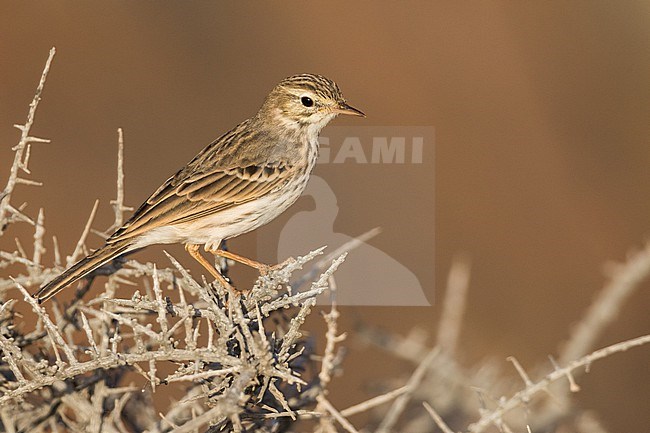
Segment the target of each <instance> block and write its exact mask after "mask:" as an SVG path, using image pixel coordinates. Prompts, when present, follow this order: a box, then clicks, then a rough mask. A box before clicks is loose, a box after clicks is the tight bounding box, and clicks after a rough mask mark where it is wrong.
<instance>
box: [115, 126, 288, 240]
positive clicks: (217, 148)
mask: <svg viewBox="0 0 650 433" xmlns="http://www.w3.org/2000/svg"><path fill="white" fill-rule="evenodd" d="M241 126H242V125H240V126H239V127H238V128H240V127H241ZM246 138H248V139H249V140H250V139H254V138H253V137H246ZM243 141H245V140H243V139H242V133H237V130H236V129H235V130H233V131H231V132H229V133H227V134H225V135H224V136H223V137H221V138H219V139H217V140H216V141H215V142H214V143H212V144H210V145H209V146H207V147H206V148H205V149H204V150H203V151H202V152H201V153H199V154H198V155H197V156H196V157H195V158H194V159H193V160H192V161H190V162H189V163H188V164H187V165H186V166H185V167H183V168H182V169H181V170H180V171H178V172H177V173H176V174H175V175H174V176H172V177H170V178H169V179H167V180H166V181H165V182H164V183H163V184H162V185H161V186H160V188H158V190H156V192H154V193H153V194H152V195H151V196H150V197H149V198H148V199H147V201H145V202H144V203H143V204H142V205H141V206H140V207H139V208H138V209H137V210H136V211H135V213H134V214H133V216H132V217H131V218H130V219H129V220H128V221H127V222H126V223H125V224H124V225H123V226H122V227H121V228H120V229H118V230H117V231H116V232H115V233H114V234H113V235H112V236H111V237H110V238H109V239H108V240H107V243H113V242H118V241H121V240H124V239H129V238H133V237H135V236H138V235H140V234H142V233H144V232H146V231H148V230H150V229H153V228H156V227H162V226H167V225H174V224H180V223H185V222H189V221H193V220H195V219H197V218H201V217H204V216H207V215H211V214H214V213H216V212H219V211H222V210H225V209H229V208H232V207H234V206H237V205H239V204H242V203H246V202H250V201H253V200H256V199H258V198H260V197H263V196H264V195H266V194H267V193H268V192H270V191H272V190H274V189H276V188H281V187H282V186H283V185H284V184H285V182H286V181H287V180H288V179H289V177H290V176H291V175H292V173H293V170H292V169H293V165H292V164H291V163H290V162H289V161H282V160H277V159H276V160H274V161H259V159H260V158H258V157H250V156H251V155H248V156H249V157H247V158H246V157H245V158H241V155H242V152H241V150H242V149H241V147H240V146H242V145H245V144H246V143H245V142H244V143H242V142H243ZM249 144H250V143H249ZM238 147H240V148H239V150H238V149H237V148H238ZM234 155H239V156H240V157H239V158H237V157H232V156H234ZM253 156H254V155H253ZM256 160H257V161H259V162H255V161H256ZM251 161H253V162H251Z"/></svg>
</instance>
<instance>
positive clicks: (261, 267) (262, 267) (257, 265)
mask: <svg viewBox="0 0 650 433" xmlns="http://www.w3.org/2000/svg"><path fill="white" fill-rule="evenodd" d="M207 251H208V252H210V253H212V254H214V255H215V256H220V257H225V258H226V259H230V260H234V261H236V262H239V263H242V264H244V265H246V266H250V267H251V268H254V269H257V270H258V271H259V272H260V274H261V275H266V274H268V273H269V272H270V271H274V270H276V269H280V268H282V267H283V266H284V265H285V264H286V263H287V261H284V262H282V263H280V264H277V265H273V266H271V265H267V264H265V263H261V262H258V261H255V260H253V259H249V258H247V257H243V256H240V255H239V254H235V253H233V252H231V251H226V250H221V249H219V248H216V249H209V250H207Z"/></svg>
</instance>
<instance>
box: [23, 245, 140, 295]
mask: <svg viewBox="0 0 650 433" xmlns="http://www.w3.org/2000/svg"><path fill="white" fill-rule="evenodd" d="M130 244H131V242H129V241H127V240H124V241H122V242H115V243H111V244H106V245H104V246H103V247H101V248H99V249H98V250H96V251H94V252H93V253H91V254H90V255H88V256H87V257H85V258H83V259H81V260H79V261H78V262H77V263H75V264H74V265H72V266H70V267H69V268H68V269H66V270H65V271H64V272H63V273H62V274H61V275H59V276H58V277H56V278H54V279H53V280H52V281H50V282H49V283H47V284H46V285H44V286H43V287H41V288H40V289H39V290H38V292H36V293H34V295H33V296H34V298H36V300H37V301H38V302H39V303H42V302H45V301H47V300H48V299H50V298H51V297H52V296H54V295H56V294H57V293H59V292H60V291H61V290H63V289H65V288H66V287H67V286H69V285H70V284H72V283H74V282H76V281H78V280H80V279H81V278H83V277H85V276H86V275H88V274H90V273H91V272H93V271H94V270H96V269H98V268H100V267H101V266H103V265H105V264H106V263H108V262H110V261H111V260H113V259H114V258H116V257H118V256H120V255H122V254H124V253H126V252H128V251H129V247H130ZM131 249H132V248H131Z"/></svg>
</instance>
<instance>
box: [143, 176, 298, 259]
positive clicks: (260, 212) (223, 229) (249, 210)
mask: <svg viewBox="0 0 650 433" xmlns="http://www.w3.org/2000/svg"><path fill="white" fill-rule="evenodd" d="M307 181H308V176H303V177H302V178H301V179H300V181H299V182H297V183H295V184H293V185H292V186H291V187H288V188H287V187H285V188H284V189H283V190H281V191H278V192H276V193H274V194H273V195H268V196H265V197H262V198H260V199H258V200H255V201H252V202H249V203H244V204H241V205H238V206H235V207H233V208H230V209H227V210H223V211H219V212H217V213H215V214H214V215H209V216H206V217H203V218H199V219H196V220H194V221H190V222H187V223H183V224H175V225H169V226H163V227H158V228H155V229H152V230H150V231H148V232H147V233H145V234H143V235H142V236H141V237H140V238H139V239H138V240H137V241H136V245H135V246H136V247H137V248H141V247H144V246H147V245H153V244H172V243H182V244H198V245H205V248H206V250H209V249H216V248H218V247H219V244H220V243H221V241H222V240H224V239H228V238H231V237H235V236H239V235H241V234H244V233H247V232H249V231H251V230H255V229H256V228H258V227H260V226H263V225H264V224H266V223H268V222H270V221H271V220H273V219H275V218H276V217H277V216H278V215H280V214H281V213H282V212H284V211H285V210H287V209H288V208H289V207H290V206H291V205H292V204H293V203H295V201H296V200H297V199H298V197H300V194H302V192H303V191H304V189H305V187H306V185H307Z"/></svg>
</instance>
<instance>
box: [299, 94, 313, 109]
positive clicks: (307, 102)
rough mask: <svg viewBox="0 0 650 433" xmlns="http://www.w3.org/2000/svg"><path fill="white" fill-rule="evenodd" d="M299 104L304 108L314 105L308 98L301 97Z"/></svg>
mask: <svg viewBox="0 0 650 433" xmlns="http://www.w3.org/2000/svg"><path fill="white" fill-rule="evenodd" d="M300 102H302V105H304V106H305V107H312V106H313V105H314V100H313V99H311V98H310V97H309V96H303V97H302V98H300Z"/></svg>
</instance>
